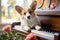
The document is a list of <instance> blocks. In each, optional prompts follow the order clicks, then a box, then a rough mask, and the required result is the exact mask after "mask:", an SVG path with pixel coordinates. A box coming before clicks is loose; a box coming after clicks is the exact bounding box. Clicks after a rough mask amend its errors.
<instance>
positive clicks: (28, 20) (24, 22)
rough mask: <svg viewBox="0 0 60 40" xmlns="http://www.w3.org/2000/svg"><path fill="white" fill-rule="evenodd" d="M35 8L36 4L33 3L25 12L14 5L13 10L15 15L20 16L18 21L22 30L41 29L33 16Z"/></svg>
mask: <svg viewBox="0 0 60 40" xmlns="http://www.w3.org/2000/svg"><path fill="white" fill-rule="evenodd" d="M36 6H37V2H36V1H33V2H32V4H31V5H30V7H29V8H28V9H27V10H25V9H24V8H22V7H20V6H18V5H16V6H15V9H16V11H17V13H19V14H20V19H21V27H22V29H23V30H25V31H28V30H30V29H31V28H35V29H37V30H39V29H41V26H40V24H39V22H38V20H37V18H36V15H35V12H34V11H35V9H36Z"/></svg>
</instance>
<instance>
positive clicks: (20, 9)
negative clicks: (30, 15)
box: [15, 6, 23, 13]
mask: <svg viewBox="0 0 60 40" xmlns="http://www.w3.org/2000/svg"><path fill="white" fill-rule="evenodd" d="M15 9H16V11H17V12H18V13H21V12H22V10H23V8H22V7H20V6H15Z"/></svg>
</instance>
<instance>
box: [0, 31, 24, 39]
mask: <svg viewBox="0 0 60 40" xmlns="http://www.w3.org/2000/svg"><path fill="white" fill-rule="evenodd" d="M0 40H24V37H21V36H20V35H18V33H17V31H15V30H13V31H10V32H0Z"/></svg>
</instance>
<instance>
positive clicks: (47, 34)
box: [0, 0, 60, 40]
mask: <svg viewBox="0 0 60 40" xmlns="http://www.w3.org/2000/svg"><path fill="white" fill-rule="evenodd" d="M18 1H19V0H6V1H4V0H1V7H0V8H1V12H0V31H1V32H0V33H4V32H2V28H3V27H4V26H6V25H11V27H12V30H14V31H16V33H17V35H20V36H21V38H20V40H24V39H25V38H26V36H27V35H28V34H29V33H34V34H35V35H36V37H37V38H36V39H37V40H59V39H60V0H22V1H21V0H20V1H19V2H18ZM33 1H37V7H36V10H35V14H36V17H37V19H38V21H39V23H40V24H41V27H42V30H38V31H37V30H35V29H31V30H29V31H28V32H26V31H24V30H22V29H21V28H20V24H21V22H20V15H19V14H17V13H16V10H15V5H20V6H21V7H23V8H27V7H29V5H30V4H31V2H33ZM51 3H55V4H54V5H55V7H54V8H50V4H51ZM51 7H52V6H51ZM3 37H4V36H3ZM3 37H2V38H3ZM12 37H13V36H12ZM0 38H1V37H0ZM18 39H19V38H18ZM18 39H17V40H18ZM1 40H2V39H1Z"/></svg>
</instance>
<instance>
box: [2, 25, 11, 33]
mask: <svg viewBox="0 0 60 40" xmlns="http://www.w3.org/2000/svg"><path fill="white" fill-rule="evenodd" d="M2 31H5V32H9V31H11V26H10V25H6V26H4V27H3V28H2Z"/></svg>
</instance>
